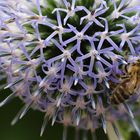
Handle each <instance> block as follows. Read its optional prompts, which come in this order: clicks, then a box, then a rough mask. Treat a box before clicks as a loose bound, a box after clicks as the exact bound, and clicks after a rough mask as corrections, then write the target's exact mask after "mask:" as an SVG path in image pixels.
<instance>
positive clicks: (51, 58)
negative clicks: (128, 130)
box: [0, 0, 140, 139]
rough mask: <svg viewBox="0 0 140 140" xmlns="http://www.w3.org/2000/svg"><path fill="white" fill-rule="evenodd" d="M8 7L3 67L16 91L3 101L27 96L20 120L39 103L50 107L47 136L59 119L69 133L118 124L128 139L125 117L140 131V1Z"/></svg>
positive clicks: (2, 21) (4, 7) (1, 22)
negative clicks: (138, 108) (139, 110)
mask: <svg viewBox="0 0 140 140" xmlns="http://www.w3.org/2000/svg"><path fill="white" fill-rule="evenodd" d="M31 5H32V6H31ZM0 9H1V10H0V13H1V15H2V16H1V17H0V68H1V71H2V72H4V73H5V74H6V77H7V85H6V86H5V87H4V89H7V88H10V89H11V90H12V91H13V93H12V94H10V95H9V96H8V97H7V98H6V99H5V100H4V101H2V102H1V103H0V106H3V105H5V104H6V103H7V102H9V101H10V100H11V99H13V97H19V98H20V99H21V100H23V101H24V102H25V106H24V107H23V108H22V109H21V110H20V112H19V113H18V115H17V116H16V118H15V119H14V120H13V121H12V124H15V123H16V122H17V120H19V119H21V118H23V116H24V115H25V114H26V113H27V111H28V110H29V109H30V108H33V109H37V110H40V111H42V112H44V113H45V117H44V122H43V125H42V128H41V135H42V134H43V132H44V130H45V126H46V124H47V121H49V120H52V125H53V124H54V123H55V122H59V123H62V124H63V125H64V126H65V129H64V138H66V128H67V126H71V125H72V126H74V127H76V128H83V129H86V130H90V131H91V132H93V131H95V130H96V129H97V128H99V127H102V128H103V130H104V132H105V133H107V124H108V123H110V124H111V126H112V129H114V132H115V133H116V135H117V137H118V139H121V136H120V134H119V132H118V129H117V127H116V125H115V124H116V121H117V120H119V119H120V118H122V119H123V120H129V122H130V123H131V124H132V125H133V126H134V128H135V129H136V131H137V132H138V134H139V135H140V130H139V128H138V126H137V124H136V123H135V121H134V115H135V114H133V113H132V111H131V109H130V108H131V107H132V108H135V104H137V103H138V102H139V101H138V100H136V98H137V94H135V93H136V92H138V89H139V88H138V87H139V86H140V83H139V80H140V78H139V76H138V75H139V73H140V70H139V69H140V67H139V63H140V62H139V61H140V59H139V58H140V56H139V53H140V51H139V50H140V49H139V46H140V6H132V5H130V0H118V1H116V0H94V1H93V0H86V1H85V0H61V1H59V2H58V1H55V0H47V1H41V0H36V1H26V2H25V3H22V4H21V3H19V2H18V1H16V0H14V1H9V2H8V1H6V2H5V1H1V2H0ZM134 65H135V66H134ZM136 68H137V69H136ZM1 79H2V78H1ZM128 81H129V82H128ZM131 81H132V82H133V83H131ZM127 86H130V87H128V88H127ZM125 92H126V93H125ZM131 95H133V96H131ZM134 102H135V103H134Z"/></svg>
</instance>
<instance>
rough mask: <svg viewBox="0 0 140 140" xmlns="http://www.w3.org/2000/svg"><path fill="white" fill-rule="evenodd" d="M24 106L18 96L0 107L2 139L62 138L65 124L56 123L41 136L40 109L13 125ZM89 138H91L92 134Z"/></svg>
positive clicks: (71, 139) (138, 0) (71, 132)
mask: <svg viewBox="0 0 140 140" xmlns="http://www.w3.org/2000/svg"><path fill="white" fill-rule="evenodd" d="M133 4H137V5H140V0H133ZM8 94H10V91H9V90H1V91H0V101H2V100H3V99H4V98H5V97H7V96H8ZM22 106H23V103H22V102H21V101H20V100H19V99H18V98H16V99H14V100H13V101H12V102H10V103H9V104H7V105H6V106H4V107H2V108H0V140H62V132H63V126H62V125H60V124H55V125H54V126H53V127H52V126H51V125H50V124H48V125H47V128H46V131H45V133H44V135H43V136H42V137H40V136H39V135H40V128H41V125H42V121H43V115H44V114H43V113H41V112H38V111H33V110H30V111H29V112H28V113H27V115H26V116H25V117H24V118H23V119H22V120H20V121H18V122H17V123H16V125H14V126H11V125H10V123H11V121H12V120H13V118H14V117H15V115H16V114H17V112H18V111H19V110H20V108H21V107H22ZM139 123H140V122H139ZM88 133H89V132H88ZM123 133H126V134H125V135H130V137H129V139H127V140H140V137H138V135H137V134H136V133H135V132H128V131H123ZM96 135H97V138H98V140H107V136H106V135H105V134H104V132H103V130H102V129H99V130H98V131H97V132H96ZM80 136H81V137H80V138H79V140H82V136H83V131H80ZM88 139H90V136H89V137H88ZM67 140H75V129H74V128H69V129H68V138H67ZM112 140H113V138H112Z"/></svg>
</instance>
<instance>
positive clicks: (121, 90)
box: [109, 62, 140, 105]
mask: <svg viewBox="0 0 140 140" xmlns="http://www.w3.org/2000/svg"><path fill="white" fill-rule="evenodd" d="M139 89H140V62H136V63H131V64H128V65H127V66H126V75H125V77H124V79H122V80H121V82H120V83H119V84H118V85H117V86H116V87H115V88H114V90H113V91H112V94H111V95H110V97H109V100H110V103H111V104H116V105H118V104H120V103H124V102H125V101H126V100H127V99H129V98H130V97H131V96H132V95H134V94H136V93H137V92H138V90H139Z"/></svg>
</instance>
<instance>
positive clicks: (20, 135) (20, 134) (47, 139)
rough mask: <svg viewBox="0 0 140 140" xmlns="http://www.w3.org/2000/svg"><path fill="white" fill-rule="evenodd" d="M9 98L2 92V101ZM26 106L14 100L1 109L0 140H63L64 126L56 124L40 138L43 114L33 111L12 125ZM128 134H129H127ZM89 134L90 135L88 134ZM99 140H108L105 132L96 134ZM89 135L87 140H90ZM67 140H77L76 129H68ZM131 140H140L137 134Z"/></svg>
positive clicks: (48, 126)
mask: <svg viewBox="0 0 140 140" xmlns="http://www.w3.org/2000/svg"><path fill="white" fill-rule="evenodd" d="M5 97H7V93H4V91H1V96H0V98H1V99H0V100H1V101H2V100H3V99H4V98H5ZM23 105H24V104H23V103H22V102H21V101H20V100H19V99H18V98H16V99H14V100H13V101H12V102H10V103H8V104H7V105H5V106H4V107H1V108H0V140H62V133H63V126H62V125H60V124H55V125H54V126H53V127H52V126H51V125H50V124H48V125H47V128H46V131H45V133H44V135H43V136H42V137H40V136H39V135H40V128H41V125H42V121H43V115H44V114H43V113H41V112H39V111H34V110H31V109H30V111H29V112H28V113H27V114H26V115H25V117H24V118H23V119H22V120H19V121H18V122H17V123H16V124H15V125H14V126H11V125H10V123H11V121H12V120H13V118H14V117H15V115H16V114H17V113H18V111H19V110H20V108H21V107H22V106H23ZM125 133H127V132H125ZM88 134H89V133H88ZM96 135H97V140H107V136H106V135H105V134H104V132H103V130H102V129H100V130H98V131H97V132H96ZM82 136H83V131H80V138H79V140H85V139H82ZM90 139H91V137H90V135H89V137H88V139H87V140H90ZM67 140H75V129H74V128H69V129H68V136H67ZM112 140H113V138H112ZM131 140H140V138H139V137H138V136H137V134H136V133H132V134H131Z"/></svg>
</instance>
